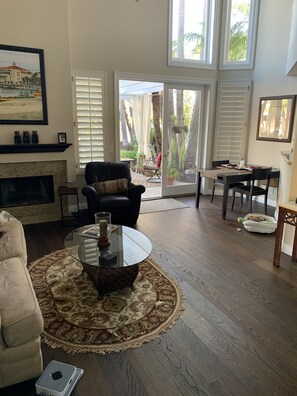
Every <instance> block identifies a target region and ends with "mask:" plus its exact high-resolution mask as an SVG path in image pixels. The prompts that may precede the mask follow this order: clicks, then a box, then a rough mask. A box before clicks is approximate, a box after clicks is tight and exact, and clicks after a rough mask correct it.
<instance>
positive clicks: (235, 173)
mask: <svg viewBox="0 0 297 396" xmlns="http://www.w3.org/2000/svg"><path fill="white" fill-rule="evenodd" d="M253 167H254V168H255V167H258V168H260V167H261V168H267V167H266V166H255V165H253ZM197 176H198V180H197V190H196V208H199V200H200V194H201V179H202V177H204V178H207V179H213V180H221V181H222V182H223V201H222V219H223V220H225V219H226V214H227V206H228V196H229V186H230V183H236V182H244V181H246V182H249V181H250V180H251V177H252V168H251V167H249V166H246V168H244V169H237V168H227V167H219V168H216V169H198V170H197ZM279 176H280V170H279V169H277V168H272V172H271V186H272V185H273V186H275V187H278V180H279Z"/></svg>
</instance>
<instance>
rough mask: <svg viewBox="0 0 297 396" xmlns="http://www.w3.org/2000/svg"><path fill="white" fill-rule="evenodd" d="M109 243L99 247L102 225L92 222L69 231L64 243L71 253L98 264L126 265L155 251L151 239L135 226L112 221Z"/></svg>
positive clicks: (84, 261)
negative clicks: (131, 226)
mask: <svg viewBox="0 0 297 396" xmlns="http://www.w3.org/2000/svg"><path fill="white" fill-rule="evenodd" d="M111 227H112V228H111V229H112V231H111V233H110V236H109V239H110V245H109V246H107V247H105V248H100V249H99V247H98V233H99V226H98V225H94V224H90V225H87V226H84V227H80V228H77V229H75V230H74V231H72V232H70V233H69V234H68V235H67V236H66V238H65V240H64V246H65V249H66V250H67V251H68V253H69V254H70V255H71V256H72V257H74V258H75V259H76V260H79V261H81V262H82V263H84V264H89V265H93V266H97V267H107V266H108V267H127V266H131V265H135V264H138V263H140V262H141V261H143V260H145V259H146V258H147V257H148V256H149V255H150V253H151V251H152V244H151V241H150V240H149V239H148V237H146V236H145V235H144V234H142V233H141V232H140V231H137V230H134V229H133V228H130V227H126V226H120V225H112V226H111Z"/></svg>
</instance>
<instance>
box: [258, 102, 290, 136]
mask: <svg viewBox="0 0 297 396" xmlns="http://www.w3.org/2000/svg"><path fill="white" fill-rule="evenodd" d="M295 104H296V96H295V95H285V96H270V97H263V98H260V105H259V115H258V128H257V140H268V141H272V142H287V143H289V142H291V140H292V130H293V122H294V114H295Z"/></svg>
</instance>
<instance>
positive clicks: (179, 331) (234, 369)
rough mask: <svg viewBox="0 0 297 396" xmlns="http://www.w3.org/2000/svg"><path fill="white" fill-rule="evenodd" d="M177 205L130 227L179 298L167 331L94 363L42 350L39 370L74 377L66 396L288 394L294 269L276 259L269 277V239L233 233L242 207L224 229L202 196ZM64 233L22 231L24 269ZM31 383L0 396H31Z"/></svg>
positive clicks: (295, 378)
mask: <svg viewBox="0 0 297 396" xmlns="http://www.w3.org/2000/svg"><path fill="white" fill-rule="evenodd" d="M178 199H179V200H181V201H183V202H185V203H186V204H188V205H189V206H190V207H189V208H185V209H179V210H171V211H167V212H166V211H165V212H157V213H151V214H143V215H140V218H139V221H138V224H137V229H138V230H140V231H142V232H143V233H145V234H146V235H147V236H148V237H149V238H150V239H151V241H152V243H153V252H152V255H151V257H152V258H153V259H154V260H155V261H156V262H158V263H159V264H160V265H161V266H162V267H163V268H164V269H165V270H166V271H167V272H168V273H169V274H171V276H172V277H173V278H175V279H176V280H177V281H178V282H179V283H180V285H181V287H182V289H183V292H184V295H185V303H184V305H185V311H184V312H183V314H182V316H181V317H180V318H179V319H178V320H177V322H176V324H175V325H174V326H173V327H172V328H171V329H170V330H169V331H167V332H165V333H164V334H162V335H161V336H160V337H159V338H158V339H156V340H155V341H152V342H149V343H147V344H145V345H143V346H142V347H140V348H137V349H130V350H127V351H125V352H120V353H111V354H107V355H104V356H103V355H96V354H76V355H74V356H73V355H71V354H67V353H64V352H62V351H61V350H59V349H56V350H53V349H50V348H49V347H47V346H45V345H43V346H42V350H43V358H44V365H45V366H46V365H47V364H48V363H49V362H50V361H51V360H53V359H55V360H58V361H63V362H66V363H70V364H74V365H76V366H77V367H81V368H83V369H84V371H85V372H84V375H83V377H82V378H81V379H80V381H79V383H78V384H77V386H76V388H75V390H74V392H73V395H74V396H87V395H91V396H97V395H98V396H99V395H104V396H109V395H115V396H117V395H119V396H124V395H127V396H134V395H136V396H145V395H158V396H159V395H162V396H167V395H170V396H177V395H226V396H227V395H228V396H230V395H236V396H238V395H239V396H246V395H261V396H264V395H269V396H271V395H277V396H280V395H292V396H293V395H296V394H297V315H296V307H297V265H296V264H294V263H292V262H291V261H290V257H289V256H287V255H284V254H282V257H281V267H280V268H279V269H276V268H273V266H272V256H273V249H274V239H275V237H274V234H272V235H271V234H270V235H268V234H254V233H248V232H247V231H245V230H244V229H241V231H238V228H240V225H239V224H238V223H237V221H236V219H237V217H238V216H243V215H244V214H246V213H248V208H247V206H246V207H244V208H243V209H239V205H238V204H237V205H236V207H235V209H236V211H235V210H234V212H231V211H230V210H228V213H227V220H225V221H224V220H222V219H221V198H220V197H215V200H214V203H213V204H210V198H209V197H202V198H201V201H200V208H199V210H197V209H196V208H195V199H194V197H183V198H178ZM229 206H230V203H229ZM257 209H258V210H259V211H262V210H263V206H262V205H260V204H258V206H255V208H254V212H256V211H257ZM273 212H274V209H273V208H270V213H269V214H271V215H273ZM70 230H71V228H65V227H61V226H60V224H59V223H47V224H39V225H31V226H25V233H26V241H27V247H28V256H29V260H28V261H29V262H31V261H33V260H35V259H37V258H39V257H41V256H43V255H45V254H49V253H50V252H52V251H54V250H57V249H63V239H64V236H65V235H66V234H67V233H68V232H69V231H70ZM34 382H35V381H28V382H26V383H23V384H20V385H17V386H13V387H10V388H7V389H5V390H1V391H0V394H1V395H2V394H3V395H9V396H11V395H21V396H27V395H28V396H29V395H30V396H31V395H34V394H35V392H34Z"/></svg>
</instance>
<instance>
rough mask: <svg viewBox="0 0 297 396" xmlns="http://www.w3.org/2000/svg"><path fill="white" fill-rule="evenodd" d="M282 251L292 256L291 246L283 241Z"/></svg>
mask: <svg viewBox="0 0 297 396" xmlns="http://www.w3.org/2000/svg"><path fill="white" fill-rule="evenodd" d="M282 252H283V253H285V254H287V255H289V256H292V252H293V246H291V245H287V244H286V243H283V244H282Z"/></svg>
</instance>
